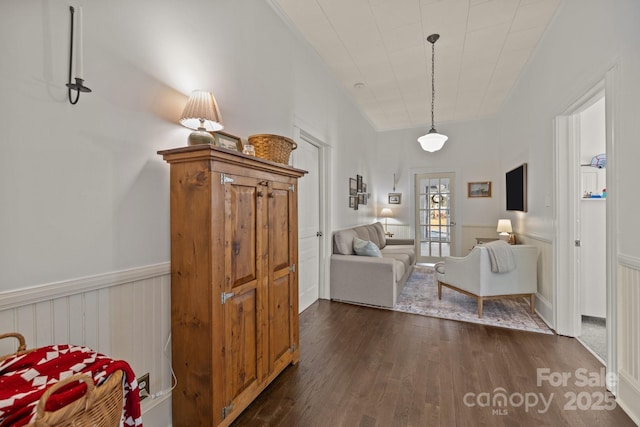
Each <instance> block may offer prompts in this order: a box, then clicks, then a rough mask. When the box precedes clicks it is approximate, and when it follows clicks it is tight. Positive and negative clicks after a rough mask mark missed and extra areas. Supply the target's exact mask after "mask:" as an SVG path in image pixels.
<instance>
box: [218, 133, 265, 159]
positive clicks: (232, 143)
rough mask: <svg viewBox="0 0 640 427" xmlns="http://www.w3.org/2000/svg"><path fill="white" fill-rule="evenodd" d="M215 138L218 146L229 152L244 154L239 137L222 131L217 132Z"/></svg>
mask: <svg viewBox="0 0 640 427" xmlns="http://www.w3.org/2000/svg"><path fill="white" fill-rule="evenodd" d="M213 137H214V139H215V145H216V146H218V147H222V148H226V149H227V150H233V151H239V152H242V141H241V140H240V138H239V137H237V136H234V135H231V134H229V133H226V132H220V131H218V132H215V133H214V134H213ZM254 150H255V149H254ZM254 154H255V151H254Z"/></svg>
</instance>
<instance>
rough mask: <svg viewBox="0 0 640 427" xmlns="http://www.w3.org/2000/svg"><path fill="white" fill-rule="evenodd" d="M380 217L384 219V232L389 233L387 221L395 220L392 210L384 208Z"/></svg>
mask: <svg viewBox="0 0 640 427" xmlns="http://www.w3.org/2000/svg"><path fill="white" fill-rule="evenodd" d="M380 217H382V218H384V232H385V233H388V232H389V230H388V229H387V221H388V218H393V211H392V210H391V208H382V210H381V211H380Z"/></svg>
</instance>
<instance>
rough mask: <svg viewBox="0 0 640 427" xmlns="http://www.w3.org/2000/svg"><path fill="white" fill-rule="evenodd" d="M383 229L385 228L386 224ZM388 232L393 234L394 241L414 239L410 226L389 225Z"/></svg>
mask: <svg viewBox="0 0 640 427" xmlns="http://www.w3.org/2000/svg"><path fill="white" fill-rule="evenodd" d="M382 224H383V227H384V223H382ZM387 230H388V231H389V232H390V233H393V238H394V239H413V236H412V235H411V227H410V226H409V225H408V224H389V225H387Z"/></svg>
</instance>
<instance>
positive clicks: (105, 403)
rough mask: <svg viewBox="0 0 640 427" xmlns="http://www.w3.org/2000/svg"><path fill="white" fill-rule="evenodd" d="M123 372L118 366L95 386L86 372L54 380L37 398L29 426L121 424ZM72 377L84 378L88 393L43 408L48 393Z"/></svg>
mask: <svg viewBox="0 0 640 427" xmlns="http://www.w3.org/2000/svg"><path fill="white" fill-rule="evenodd" d="M122 376H123V373H122V371H121V370H118V371H116V372H115V373H113V375H111V376H110V377H109V379H107V381H105V382H104V383H103V384H102V385H100V386H99V387H96V386H95V385H94V384H93V379H91V377H89V376H88V375H85V374H76V375H73V376H71V377H69V378H67V379H65V380H62V381H60V382H57V383H56V384H55V385H53V386H52V387H51V388H49V389H47V391H46V392H45V393H44V394H43V395H42V397H41V398H40V401H39V402H38V408H37V410H36V418H35V421H34V422H33V423H32V424H29V427H30V426H33V427H76V426H91V427H113V426H117V425H120V418H121V417H122V398H123V394H124V391H123V389H122ZM74 381H84V382H85V383H86V384H87V393H86V394H85V395H84V396H83V397H81V398H80V399H78V400H76V401H74V402H71V403H70V404H68V405H67V406H65V407H62V408H60V409H58V410H57V411H53V412H47V411H45V409H44V408H45V405H46V403H47V399H48V398H49V396H51V394H53V393H54V392H55V391H56V390H58V389H59V388H62V387H64V386H65V385H66V384H69V383H71V382H74Z"/></svg>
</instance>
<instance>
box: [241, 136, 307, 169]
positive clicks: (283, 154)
mask: <svg viewBox="0 0 640 427" xmlns="http://www.w3.org/2000/svg"><path fill="white" fill-rule="evenodd" d="M249 144H251V145H253V146H254V147H255V149H256V157H260V158H261V159H265V160H271V161H273V162H278V163H284V164H285V165H286V164H288V163H289V155H290V154H291V151H293V150H295V149H296V148H297V147H298V144H296V143H295V142H293V141H292V140H291V139H289V138H287V137H284V136H280V135H269V134H260V135H251V136H250V137H249Z"/></svg>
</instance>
